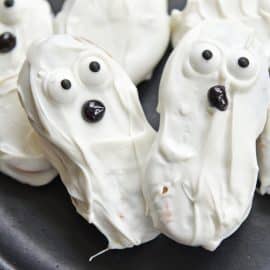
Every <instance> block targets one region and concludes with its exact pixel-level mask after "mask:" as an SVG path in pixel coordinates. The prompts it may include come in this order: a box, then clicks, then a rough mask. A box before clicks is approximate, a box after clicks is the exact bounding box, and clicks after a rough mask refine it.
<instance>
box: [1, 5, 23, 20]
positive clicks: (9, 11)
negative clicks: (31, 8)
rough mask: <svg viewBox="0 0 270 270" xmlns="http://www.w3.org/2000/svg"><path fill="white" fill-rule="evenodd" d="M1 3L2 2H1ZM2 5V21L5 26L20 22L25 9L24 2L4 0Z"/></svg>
mask: <svg viewBox="0 0 270 270" xmlns="http://www.w3.org/2000/svg"><path fill="white" fill-rule="evenodd" d="M0 1H1V0H0ZM1 2H2V4H1V5H0V21H2V22H3V23H5V24H10V25H13V24H16V23H17V22H19V21H20V19H21V18H22V14H23V9H24V5H25V3H24V1H18V0H4V1H3V0H2V1H1Z"/></svg>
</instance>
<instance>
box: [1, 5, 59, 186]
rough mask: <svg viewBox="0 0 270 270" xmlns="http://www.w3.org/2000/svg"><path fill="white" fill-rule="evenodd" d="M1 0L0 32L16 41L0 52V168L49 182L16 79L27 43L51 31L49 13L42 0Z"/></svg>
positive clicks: (32, 181)
mask: <svg viewBox="0 0 270 270" xmlns="http://www.w3.org/2000/svg"><path fill="white" fill-rule="evenodd" d="M4 2H5V1H4V0H0V35H2V34H3V33H5V32H10V33H12V34H13V35H14V36H15V37H16V40H17V44H16V47H15V48H14V49H13V50H11V51H10V52H8V53H0V121H1V130H0V171H2V172H4V173H6V174H8V175H10V176H11V177H13V178H15V179H17V180H19V181H21V182H23V183H27V184H30V185H37V186H38V185H43V184H47V183H48V182H50V181H51V180H52V179H53V178H54V177H55V175H56V171H55V170H54V169H53V168H52V167H51V165H50V164H49V163H48V161H47V160H46V159H45V158H44V156H43V153H42V151H41V149H40V147H39V142H38V138H36V135H35V134H34V132H33V129H32V127H31V126H30V123H29V121H28V119H27V116H26V114H25V112H24V111H23V109H22V106H21V104H20V102H19V98H18V94H17V79H18V73H19V70H20V68H21V66H22V64H23V62H24V60H25V57H26V51H27V49H28V47H29V45H30V44H31V43H32V42H33V41H34V40H35V39H40V38H42V37H47V36H49V35H50V34H51V33H52V31H53V20H52V13H51V10H50V7H49V5H48V3H47V1H44V0H35V1H33V0H15V5H14V6H13V7H9V8H7V7H5V5H4Z"/></svg>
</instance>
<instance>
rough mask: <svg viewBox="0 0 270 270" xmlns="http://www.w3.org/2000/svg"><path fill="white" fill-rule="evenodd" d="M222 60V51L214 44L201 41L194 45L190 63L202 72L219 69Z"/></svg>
mask: <svg viewBox="0 0 270 270" xmlns="http://www.w3.org/2000/svg"><path fill="white" fill-rule="evenodd" d="M220 62H221V55H220V51H219V50H218V49H217V48H216V47H215V46H213V45H211V44H207V43H200V44H196V45H195V46H192V48H191V54H190V64H191V66H192V68H193V69H194V70H195V71H196V72H198V73H200V74H205V75H206V74H210V73H213V72H215V71H218V69H219V66H220Z"/></svg>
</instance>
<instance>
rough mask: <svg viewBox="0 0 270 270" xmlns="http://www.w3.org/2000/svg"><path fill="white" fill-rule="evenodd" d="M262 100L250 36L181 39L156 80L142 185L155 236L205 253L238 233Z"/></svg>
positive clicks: (265, 95) (206, 31) (261, 70)
mask: <svg viewBox="0 0 270 270" xmlns="http://www.w3.org/2000/svg"><path fill="white" fill-rule="evenodd" d="M205 50H210V51H211V52H212V58H211V59H210V60H206V59H204V58H203V52H204V51H205ZM241 57H246V58H247V59H248V60H249V62H250V64H249V66H248V67H246V68H241V67H240V66H239V64H238V61H239V60H238V59H240V58H241ZM216 85H221V86H224V87H225V91H226V95H227V99H228V108H227V110H225V111H221V110H218V109H217V108H215V107H213V106H212V105H211V103H210V102H209V99H208V95H209V89H211V88H212V87H213V86H216ZM269 100H270V91H269V75H268V72H267V60H266V57H265V55H264V54H263V50H262V48H261V46H260V43H259V42H258V41H257V40H256V39H255V36H254V32H253V31H252V30H251V29H249V28H246V27H245V26H243V25H241V24H237V23H232V22H225V21H224V22H222V21H220V22H213V21H212V22H210V21H208V22H203V23H201V24H200V25H199V26H198V27H195V28H193V29H192V30H191V31H189V32H188V33H187V34H186V35H185V36H184V37H183V38H182V40H181V41H180V42H179V43H178V45H177V47H176V49H175V50H174V52H173V53H172V55H171V57H170V59H169V61H168V63H167V65H166V68H165V71H164V74H163V78H162V82H161V87H160V97H159V111H160V114H161V124H160V131H159V134H158V136H157V139H156V141H155V143H154V146H153V149H152V152H151V156H150V159H149V163H148V166H147V169H146V174H145V180H144V181H143V183H144V184H143V189H144V195H145V198H146V200H147V203H148V209H149V212H150V215H151V216H152V218H153V221H154V224H155V227H156V228H158V229H159V230H160V231H161V232H163V233H164V234H166V235H167V236H169V237H171V238H172V239H174V240H176V241H177V242H179V243H182V244H185V245H190V246H202V247H204V248H206V249H208V250H215V249H216V248H217V247H218V246H219V244H220V243H221V242H222V240H223V239H225V238H227V237H228V236H230V235H231V234H232V233H233V232H234V231H235V230H237V229H238V227H239V226H240V225H241V224H242V222H244V220H245V219H246V218H247V216H248V214H249V211H250V208H251V205H252V199H253V196H254V191H255V188H256V182H257V174H258V166H257V159H256V140H257V138H258V136H259V135H260V134H261V132H262V130H263V128H264V126H265V123H266V118H267V107H268V104H269Z"/></svg>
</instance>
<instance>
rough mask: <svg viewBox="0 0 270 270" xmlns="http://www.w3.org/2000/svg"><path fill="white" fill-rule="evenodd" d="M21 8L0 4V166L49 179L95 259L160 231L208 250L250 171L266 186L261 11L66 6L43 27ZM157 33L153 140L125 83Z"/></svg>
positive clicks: (81, 0)
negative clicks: (95, 247)
mask: <svg viewBox="0 0 270 270" xmlns="http://www.w3.org/2000/svg"><path fill="white" fill-rule="evenodd" d="M35 2H37V3H35V4H36V5H37V6H36V7H35V6H33V3H31V5H29V4H28V1H26V0H24V1H23V0H17V1H16V0H5V1H2V6H1V8H0V15H1V17H0V18H1V20H2V23H3V31H2V32H3V34H2V35H1V36H0V58H1V57H2V58H3V61H1V62H0V65H1V63H2V64H3V65H4V66H3V69H2V70H4V71H5V72H3V74H2V78H3V79H2V80H1V81H0V89H1V88H2V90H1V91H2V98H3V100H4V99H5V100H4V102H3V106H2V107H1V110H0V113H1V114H2V115H3V116H2V119H3V121H4V120H5V121H8V123H9V124H7V127H8V130H7V129H5V130H3V131H2V130H1V132H0V133H1V134H2V132H3V136H0V143H1V146H2V147H1V153H3V154H2V155H1V163H0V165H1V167H0V168H1V170H2V171H3V172H5V173H7V174H9V175H11V176H13V177H14V178H16V179H17V180H19V181H22V182H25V183H28V184H32V185H41V184H46V183H48V182H50V181H51V180H52V178H53V177H54V176H55V174H56V172H55V170H56V171H58V173H59V174H60V177H61V179H62V181H63V183H64V184H65V186H66V188H67V190H68V192H69V194H70V196H71V200H72V203H73V205H74V207H75V208H76V210H77V212H78V213H79V214H80V215H81V216H83V217H84V218H85V219H86V220H87V221H88V222H89V223H93V224H94V225H95V226H96V227H97V228H98V229H99V230H100V231H101V232H102V233H103V234H104V235H105V236H106V238H107V239H108V242H109V243H108V248H107V249H105V251H106V250H108V249H123V248H129V247H133V246H135V245H140V244H143V243H145V242H148V241H150V240H152V239H154V238H155V237H156V236H157V235H158V234H159V233H160V232H161V233H164V234H165V235H167V236H168V237H170V238H172V239H174V240H176V241H177V242H179V243H181V244H185V245H190V246H202V247H204V248H206V249H208V250H215V249H216V248H217V247H218V246H219V245H220V243H221V242H222V241H223V240H224V239H225V238H227V237H229V236H230V235H231V234H232V233H233V232H234V231H236V230H237V229H238V228H239V227H240V225H241V224H242V223H243V222H244V220H245V219H246V218H247V216H248V214H249V212H250V209H251V206H252V199H253V196H254V192H255V189H256V183H257V176H258V172H259V168H258V163H259V167H260V175H261V182H262V183H261V188H260V191H261V193H262V194H266V193H269V190H270V188H269V184H270V175H269V174H270V167H269V165H268V160H269V159H268V156H269V158H270V154H269V151H268V149H269V138H270V135H269V130H270V129H269V127H268V126H269V124H268V110H269V106H270V84H269V72H268V70H269V63H270V61H269V57H270V52H269V48H268V46H267V44H268V43H269V41H270V32H269V30H268V24H269V18H270V6H269V4H268V3H267V1H254V2H253V3H246V2H244V1H242V0H237V1H232V0H226V3H225V1H221V0H215V1H210V0H209V1H208V0H190V2H188V5H187V7H186V9H185V10H184V11H182V12H180V11H174V12H173V14H172V17H171V20H170V19H169V16H168V14H167V8H168V3H167V1H166V0H155V1H154V0H153V1H152V0H151V1H143V0H119V1H108V0H99V1H94V0H87V1H86V0H67V1H66V2H65V5H64V7H63V10H62V12H61V13H60V14H59V15H58V16H57V17H56V19H53V18H52V16H51V14H50V11H49V8H48V5H47V4H46V3H45V2H44V1H41V0H39V1H37V0H36V1H35ZM32 9H34V10H35V12H34V13H36V15H37V18H35V20H36V24H34V23H33V18H32V23H31V24H30V23H29V15H27V14H29V12H31V10H32ZM39 11H40V12H39ZM32 13H33V12H32ZM16 15H18V16H17V17H16ZM2 18H3V19H2ZM15 18H17V19H15ZM53 20H54V31H53V29H52V24H53ZM32 25H33V26H32ZM170 26H171V30H172V41H173V45H174V47H175V49H174V51H173V52H172V54H171V56H170V58H169V60H168V62H167V65H166V67H165V70H164V73H163V78H162V81H161V85H160V94H159V105H158V112H159V113H160V117H161V121H160V129H159V131H158V132H157V133H156V132H155V131H153V129H152V128H151V127H150V125H149V124H148V122H147V120H146V118H145V115H144V113H143V110H142V107H141V105H140V102H139V99H138V94H137V89H136V86H135V85H134V84H138V83H139V82H142V81H144V80H146V79H149V78H151V74H152V72H153V70H154V68H155V66H156V65H157V64H158V62H159V60H160V59H161V57H162V56H163V55H164V53H165V50H166V48H167V46H168V42H169V36H170ZM30 27H33V28H34V27H38V28H39V30H44V33H42V31H38V34H39V35H40V36H39V35H38V36H36V37H35V36H34V33H32V34H33V35H32V36H31V37H29V36H27V35H26V34H25V33H26V31H25V29H28V30H29V28H30ZM0 29H1V28H0ZM28 32H29V31H28ZM33 32H35V31H33ZM53 32H54V33H53ZM30 43H31V44H30ZM23 61H24V64H23ZM22 65H23V67H22ZM2 70H1V71H0V72H2ZM19 70H21V71H20V75H18V72H19ZM0 74H1V73H0ZM18 76H19V78H18ZM17 79H18V83H17ZM17 92H18V93H19V97H20V100H21V104H22V106H23V108H24V111H25V113H26V114H27V116H28V119H27V118H26V116H25V113H24V112H23V111H22V106H21V105H20V103H19V97H18V95H17ZM0 97H1V96H0ZM11 111H12V112H13V111H14V112H17V113H16V114H14V113H12V112H11ZM18 114H19V115H20V116H21V117H22V119H19V120H18V118H17V117H16V116H17V115H18ZM7 115H8V117H7ZM13 115H14V119H13V117H12V116H13ZM16 121H17V122H16ZM32 128H33V130H32ZM256 144H257V145H256ZM50 164H51V165H50ZM53 168H55V169H53Z"/></svg>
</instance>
